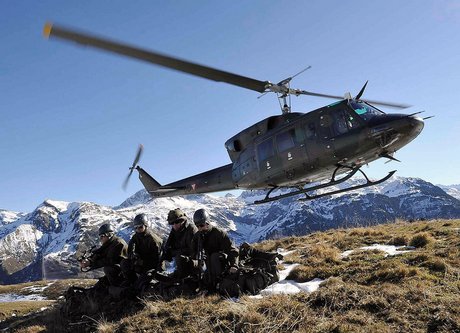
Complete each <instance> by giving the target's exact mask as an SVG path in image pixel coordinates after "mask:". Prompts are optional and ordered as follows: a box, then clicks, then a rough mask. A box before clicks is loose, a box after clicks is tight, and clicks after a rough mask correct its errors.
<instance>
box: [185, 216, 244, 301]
mask: <svg viewBox="0 0 460 333" xmlns="http://www.w3.org/2000/svg"><path fill="white" fill-rule="evenodd" d="M193 222H194V223H195V225H196V226H197V228H198V232H197V233H196V234H195V236H194V237H193V241H192V247H193V257H194V258H196V259H199V258H200V257H202V254H204V262H205V263H206V268H207V269H206V272H205V279H206V280H207V282H208V291H209V292H214V291H215V289H216V285H217V283H218V282H219V280H220V277H221V276H222V275H223V274H224V273H236V272H237V271H238V249H237V248H236V247H235V245H234V244H233V242H232V240H231V239H230V237H228V235H227V233H226V232H225V231H223V230H221V229H219V228H217V227H214V226H212V225H211V224H210V222H211V221H210V218H209V214H208V213H207V212H206V211H205V210H204V209H198V210H197V211H196V212H195V214H193Z"/></svg>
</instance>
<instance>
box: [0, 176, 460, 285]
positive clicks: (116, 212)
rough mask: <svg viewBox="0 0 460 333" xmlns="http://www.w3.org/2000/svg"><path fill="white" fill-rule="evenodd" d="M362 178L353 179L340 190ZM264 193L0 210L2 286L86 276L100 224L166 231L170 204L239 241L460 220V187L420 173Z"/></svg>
mask: <svg viewBox="0 0 460 333" xmlns="http://www.w3.org/2000/svg"><path fill="white" fill-rule="evenodd" d="M357 182H359V180H354V181H348V182H347V183H345V184H341V186H337V188H340V187H343V186H350V185H352V184H355V183H357ZM281 192H282V190H280V191H278V192H277V193H276V192H274V193H272V195H276V194H280V193H281ZM265 193H266V191H243V192H242V193H241V194H240V195H239V196H238V197H236V196H233V195H231V194H228V195H226V196H223V197H217V196H213V195H189V196H183V197H172V198H158V199H153V200H152V199H151V197H150V196H149V194H148V193H147V192H146V191H145V190H141V191H139V192H137V193H135V194H134V195H133V196H131V197H129V198H128V199H127V200H125V201H124V202H123V203H121V204H120V205H119V206H116V207H108V206H103V205H98V204H96V203H91V202H71V203H70V202H63V201H55V200H46V201H44V202H43V203H42V204H40V205H39V206H38V207H37V208H36V209H35V210H34V211H33V212H30V213H21V212H13V211H8V210H0V284H12V283H20V282H25V281H33V280H40V279H60V278H68V277H78V276H82V274H83V273H81V272H80V271H79V268H78V263H77V258H78V257H79V256H80V255H81V254H82V253H83V252H84V250H86V249H88V248H89V247H91V246H92V245H97V241H98V240H97V229H98V228H99V226H100V225H101V224H103V223H108V222H110V223H111V224H112V225H113V227H114V228H115V229H116V231H117V234H119V235H120V236H121V237H123V238H124V239H126V240H128V239H129V237H130V235H131V233H132V232H133V231H132V228H131V226H130V223H131V221H132V219H133V218H134V216H135V215H136V214H139V213H146V214H147V216H148V218H149V221H150V226H149V227H150V228H152V229H153V230H154V231H155V232H157V233H158V234H160V235H161V236H162V237H166V236H167V234H168V232H169V226H168V225H167V222H166V216H167V214H168V212H169V210H171V209H175V208H181V209H182V210H183V211H184V212H185V213H186V215H187V216H189V217H192V216H193V212H194V211H195V210H196V209H198V208H206V209H207V210H208V212H209V213H210V216H211V218H212V220H213V222H214V223H215V224H216V225H217V226H219V227H220V228H223V229H225V230H227V231H228V232H229V234H230V236H231V237H232V238H233V239H234V241H235V242H236V243H237V244H238V243H241V242H243V241H247V242H250V243H253V242H258V241H261V240H264V239H269V238H278V237H282V236H288V235H305V234H308V233H311V232H315V231H320V230H326V229H330V228H347V227H354V226H360V225H366V226H368V225H374V224H378V223H385V222H391V221H395V220H397V219H402V220H409V221H412V220H420V219H427V220H428V219H437V218H445V219H450V218H460V185H452V186H436V185H433V184H431V183H429V182H426V181H424V180H422V179H418V178H403V177H392V178H391V179H390V180H388V181H387V182H385V183H383V184H379V185H376V186H372V187H368V188H365V189H361V190H356V191H352V192H348V193H345V194H340V195H333V196H326V197H322V198H319V199H316V200H312V201H299V200H297V199H299V197H290V198H285V199H282V200H278V201H273V202H270V203H266V204H261V205H253V204H252V203H253V202H254V200H258V199H261V198H263V197H264V196H265ZM94 274H96V273H85V275H84V276H94Z"/></svg>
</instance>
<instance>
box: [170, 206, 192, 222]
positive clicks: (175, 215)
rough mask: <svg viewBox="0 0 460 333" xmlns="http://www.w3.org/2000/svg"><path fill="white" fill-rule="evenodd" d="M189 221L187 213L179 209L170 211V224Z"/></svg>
mask: <svg viewBox="0 0 460 333" xmlns="http://www.w3.org/2000/svg"><path fill="white" fill-rule="evenodd" d="M186 220H187V217H186V216H185V213H184V212H183V211H181V210H180V209H179V208H176V209H174V210H170V211H169V213H168V224H169V225H172V224H175V223H182V222H184V221H186Z"/></svg>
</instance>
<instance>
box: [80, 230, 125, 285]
mask: <svg viewBox="0 0 460 333" xmlns="http://www.w3.org/2000/svg"><path fill="white" fill-rule="evenodd" d="M99 239H100V241H101V244H102V245H101V247H99V248H98V249H96V250H95V251H94V252H93V254H92V255H91V256H90V257H89V258H87V259H83V260H82V261H81V262H80V267H81V268H82V269H83V268H89V269H91V270H93V269H97V268H101V267H104V274H105V276H106V278H107V280H108V283H109V285H112V286H118V285H120V283H121V282H122V281H123V278H122V276H121V274H120V273H121V269H120V262H121V260H122V259H124V258H126V250H127V245H126V242H125V241H124V240H123V239H121V238H120V237H117V236H115V233H114V230H113V229H112V226H111V225H110V224H109V223H106V224H103V225H101V226H100V228H99Z"/></svg>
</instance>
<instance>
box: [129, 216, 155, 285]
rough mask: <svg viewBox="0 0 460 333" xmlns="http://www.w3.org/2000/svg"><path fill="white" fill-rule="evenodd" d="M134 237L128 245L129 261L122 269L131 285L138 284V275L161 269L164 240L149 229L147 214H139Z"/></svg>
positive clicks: (134, 225) (135, 220)
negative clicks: (161, 252)
mask: <svg viewBox="0 0 460 333" xmlns="http://www.w3.org/2000/svg"><path fill="white" fill-rule="evenodd" d="M133 228H134V230H135V233H134V235H133V236H132V237H131V240H130V241H129V244H128V259H126V260H123V262H122V263H121V268H122V270H123V275H124V276H125V278H126V279H127V281H128V283H129V284H132V283H134V282H136V280H137V274H139V275H142V274H145V273H146V272H147V271H149V270H151V269H157V268H159V263H160V251H161V245H162V240H161V238H160V237H159V236H158V235H157V234H155V233H154V232H153V231H152V230H150V229H148V220H147V216H146V215H145V214H138V215H136V217H135V218H134V220H133Z"/></svg>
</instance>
